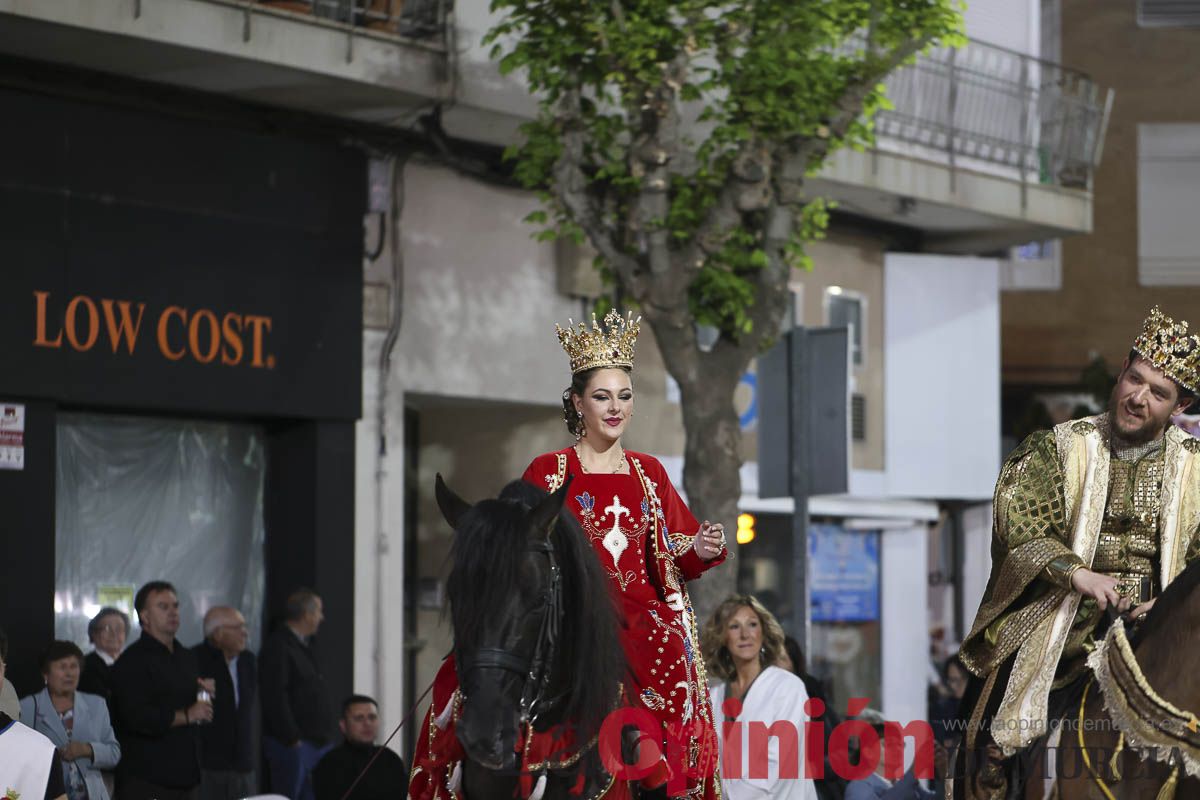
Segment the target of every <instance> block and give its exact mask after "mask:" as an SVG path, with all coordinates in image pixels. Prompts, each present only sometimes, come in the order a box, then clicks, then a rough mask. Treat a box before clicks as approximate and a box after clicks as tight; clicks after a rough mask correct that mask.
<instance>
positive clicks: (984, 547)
mask: <svg viewBox="0 0 1200 800" xmlns="http://www.w3.org/2000/svg"><path fill="white" fill-rule="evenodd" d="M962 522H963V561H962V616H963V625H964V626H966V630H964V631H963V636H966V635H967V632H968V631H970V629H971V625H972V623H974V621H975V612H976V611H978V610H979V601H980V600H982V599H983V590H984V589H985V588H986V587H987V582H988V575H989V574H990V573H991V570H992V504H991V503H980V504H979V505H977V506H971V507H970V508H967V509H964V510H963V515H962Z"/></svg>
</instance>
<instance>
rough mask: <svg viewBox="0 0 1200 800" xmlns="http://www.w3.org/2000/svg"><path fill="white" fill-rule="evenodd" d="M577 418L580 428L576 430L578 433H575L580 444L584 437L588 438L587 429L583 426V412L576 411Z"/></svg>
mask: <svg viewBox="0 0 1200 800" xmlns="http://www.w3.org/2000/svg"><path fill="white" fill-rule="evenodd" d="M575 416H577V417H579V428H578V429H577V430H576V433H575V441H577V442H578V441H579V440H580V439H582V438H583V437H584V436H587V428H586V427H584V425H583V412H582V411H576V412H575Z"/></svg>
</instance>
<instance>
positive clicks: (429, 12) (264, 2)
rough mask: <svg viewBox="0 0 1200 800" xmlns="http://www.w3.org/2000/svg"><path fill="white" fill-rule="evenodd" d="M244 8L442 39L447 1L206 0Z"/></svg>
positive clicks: (429, 39)
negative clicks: (234, 0)
mask: <svg viewBox="0 0 1200 800" xmlns="http://www.w3.org/2000/svg"><path fill="white" fill-rule="evenodd" d="M210 2H215V3H222V4H226V5H235V4H236V5H237V6H239V7H242V8H245V10H246V13H247V14H251V13H254V12H255V11H259V10H268V9H269V10H273V11H283V12H288V13H291V14H295V15H298V16H303V17H304V18H307V19H311V20H312V21H313V22H314V23H315V24H319V25H330V26H334V27H337V28H339V29H343V30H344V29H347V28H349V29H351V30H354V29H359V30H363V31H372V32H375V33H379V34H383V35H385V36H396V37H400V38H404V39H419V40H422V41H426V42H432V43H436V42H439V41H444V37H445V33H446V30H447V25H446V21H447V14H448V13H449V10H450V7H451V0H251V2H246V0H240V2H236V3H234V2H230V0H210Z"/></svg>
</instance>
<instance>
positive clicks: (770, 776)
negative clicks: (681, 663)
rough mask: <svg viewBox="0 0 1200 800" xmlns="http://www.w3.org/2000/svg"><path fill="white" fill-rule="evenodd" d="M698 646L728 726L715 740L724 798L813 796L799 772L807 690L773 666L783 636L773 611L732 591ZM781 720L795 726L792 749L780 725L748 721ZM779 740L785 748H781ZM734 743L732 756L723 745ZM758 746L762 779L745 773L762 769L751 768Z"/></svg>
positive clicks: (807, 799)
mask: <svg viewBox="0 0 1200 800" xmlns="http://www.w3.org/2000/svg"><path fill="white" fill-rule="evenodd" d="M702 643H703V651H704V660H705V663H707V664H708V671H709V674H710V676H712V678H713V680H712V682H711V683H710V691H711V696H712V706H713V713H714V714H716V715H717V718H718V719H719V720H724V722H725V723H727V724H726V725H725V726H723V727H722V733H721V735H720V736H719V737H718V738H719V741H720V745H721V776H722V777H721V786H722V789H723V790H724V794H725V797H726V798H727V799H728V800H758V798H762V797H764V796H767V797H771V798H773V799H775V800H817V790H816V787H815V786H814V784H813V781H812V779H811V778H810V777H809V776H807V775H806V774H805V771H804V753H805V750H804V724H805V723H806V722H808V715H807V714H806V713H805V711H804V704H805V702H806V701H807V700H808V692H806V691H805V689H804V682H803V681H801V680H800V679H799V678H798V677H796V676H795V675H794V674H792V673H791V672H788V671H787V670H785V669H781V668H780V667H778V666H776V664H777V663H778V662H779V659H780V654H781V653H783V652H784V644H783V643H784V633H783V628H781V627H780V625H779V622H778V620H776V619H775V615H774V614H772V613H771V612H770V611H768V610H767V609H766V607H765V606H763V604H762V603H760V602H759V601H758V599H757V598H755V597H753V596H751V595H734V596H733V597H730V598H729V599H727V600H726V601H725V602H723V603H721V605H720V606H719V607H718V608H717V610H716V612H715V613H714V614H713V616H712V618H711V619H709V621H708V623H707V624H706V625H705V626H704V634H703V637H702ZM726 701H730V702H729V703H728V704H726ZM780 721H787V722H790V723H791V724H792V726H794V729H795V732H796V738H795V748H796V749H795V750H794V751H793V750H792V742H791V741H788V740H789V739H790V735H789V734H786V733H785V732H784V731H783V730H779V731H778V732H779V734H783V736H782V738H781V736H780V735H771V736H767V737H763V736H762V735H761V734H757V735H756V734H755V731H754V730H752V729H751V728H750V725H749V724H748V723H751V722H761V723H763V724H764V725H765V726H766V728H767V729H768V730H769V729H770V728H771V726H772V725H774V724H775V723H776V722H780ZM728 723H737V724H728ZM754 728H755V729H757V728H758V726H754ZM726 737H728V739H727V738H726ZM764 740H765V741H764ZM781 742H782V744H784V745H786V747H782V748H781ZM735 745H736V746H737V747H739V748H740V757H738V756H733V757H731V756H730V754H729V753H728V752H727V747H728V746H735ZM763 747H765V748H766V761H767V772H766V776H765V777H750V776H751V774H754V775H759V774H760V773H759V772H758V770H756V769H754V765H755V763H756V762H759V763H761V761H762V753H761V751H760V750H759V748H763ZM785 760H786V762H785Z"/></svg>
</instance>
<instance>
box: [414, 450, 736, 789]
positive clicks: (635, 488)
mask: <svg viewBox="0 0 1200 800" xmlns="http://www.w3.org/2000/svg"><path fill="white" fill-rule="evenodd" d="M625 457H626V459H627V460H628V462H629V474H591V473H585V472H584V471H583V468H582V466H581V465H580V463H579V458H578V456H577V455H576V453H575V450H574V448H567V449H565V450H560V451H558V452H555V453H546V454H544V455H541V456H538V457H537V458H535V459H534V460H533V462H532V463H531V464H530V465H529V468H528V469H526V470H525V475H524V479H525V480H526V481H528V482H529V483H531V484H533V485H535V486H537V487H538V488H540V489H545V490H547V491H554V490H555V489H558V488H559V487H560V486H561V485H562V482H563V480H565V478H566V476H567V475H568V474H570V475H573V476H574V478H573V480H572V481H571V489H570V495H569V496H568V498H567V501H566V506H567V508H569V509H570V510H571V513H572V514H574V516H575V518H576V519H577V520H578V521H579V524H580V526H581V527H582V528H583V531H584V534H585V535H586V536H587V538H588V541H590V542H591V544H592V548H593V549H594V550H595V553H596V557H597V558H599V559H600V563H601V565H602V566H603V568H604V572H605V574H607V575H608V578H609V582H610V583H609V588H610V589H611V590H612V593H613V597H614V599H615V600H616V603H617V608H618V611H619V613H620V614H621V616H622V619H623V622H624V625H623V626H622V628H621V630H620V637H621V642H622V645H623V647H624V650H625V656H626V659H627V660H628V662H629V668H630V673H631V675H630V683H631V685H628V686H627V689H626V695H627V701H628V702H629V703H630V704H631V705H633V706H635V707H638V706H640V707H641V708H643V709H645V710H646V711H648V712H650V714H651V715H652V716H653V717H654V718H655V719H656V720H658V722H659V723H660V725H661V726H662V730H663V731H664V732H665V731H666V730H667V729H668V727H667V726H671V727H673V728H674V729H675V730H681V729H682V730H686V728H684V727H683V726H687V725H691V724H693V723H695V722H699V723H700V724H701V725H703V726H704V727H705V728H707V729H708V730H709V731H710V732H711V737H712V738H711V741H714V742H715V741H716V739H715V735H716V734H715V730H714V728H713V715H712V709H711V707H710V705H709V700H708V696H709V694H708V685H707V680H706V675H705V670H704V662H703V658H702V657H701V655H700V643H699V632H698V630H697V625H696V621H695V619H694V615H693V612H692V608H691V604H690V602H689V601H688V596H687V589H686V588H685V586H684V583H685V582H686V581H688V580H692V579H694V578H698V577H699V576H700V575H701V574H702V573H703V572H704V571H705V570H708V569H710V568H712V567H715V566H716V565H718V564H720V563H721V562H722V561H724V560H725V554H724V553H721V555H719V556H717V557H716V558H714V559H713V560H712V561H704V560H703V559H701V558H700V557H699V556H698V555H697V554H696V552H695V551H694V550H693V549H692V539H693V538H694V537H695V535H696V531H697V530H699V528H700V523H699V522H697V521H696V518H695V517H694V516H692V513H691V511H689V510H688V508H687V506H686V505H684V503H683V500H682V499H681V498H680V497H679V494H678V493H677V492H676V491H675V487H674V486H672V485H671V481H670V479H669V478H668V477H667V473H666V470H665V469H663V466H662V464H660V463H659V462H658V460H657V459H655V458H653V457H652V456H648V455H645V454H642V453H634V452H631V451H626V453H625ZM447 664H448V665H449V664H450V662H449V661H448V662H447ZM452 670H453V667H452V666H449V667H448V668H447V667H443V669H442V671H441V672H440V673H439V675H438V680H437V682H436V683H435V685H434V700H433V704H432V706H431V708H430V713H429V715H427V717H426V729H427V730H426V736H427V737H428V742H429V751H428V753H427V754H423V753H422V752H421V749H422V748H421V747H420V746H418V753H417V756H416V757H415V758H414V761H415V764H414V767H415V769H414V773H413V783H412V784H411V785H410V787H409V796H410V798H413V799H414V800H431V798H437V800H442V799H443V798H446V797H448V793H447V792H446V791H445V789H444V785H445V778H444V777H443V776H444V775H445V771H446V765H445V763H444V762H445V761H446V759H447V758H455V757H457V758H461V755H460V753H461V749H460V748H458V747H457V746H456V745H457V743H456V742H453V741H449V742H448V741H446V739H447V737H446V735H444V734H442V733H441V732H440V731H439V730H438V729H430V728H429V724H430V721H431V719H434V718H436V717H437V716H438V715H439V714H441V715H442V716H443V717H445V718H446V721H447V722H449V721H450V720H451V719H452V718H453V712H452V711H451V709H450V706H449V704H451V703H453V702H456V701H457V695H456V694H455V693H454V691H453V690H454V689H457V680H456V679H454V678H453V672H452ZM446 712H450V713H446ZM440 728H441V730H446V728H447V726H446V725H441V726H440ZM449 732H450V731H447V733H449ZM449 738H450V739H453V736H452V735H451V736H450V737H449ZM663 738H664V741H663V742H662V745H663V748H664V749H663V752H667V748H666V743H665V735H664V737H663ZM439 743H440V745H439ZM700 744H701V743H700V737H695V736H692V737H688V747H689V752H687V753H685V754H684V756H685V757H686V759H687V762H688V763H687V767H688V772H689V777H688V783H687V794H688V796H689V797H691V798H695V800H713V798H718V797H720V791H719V788H718V785H717V784H718V783H719V778H718V777H717V773H716V770H715V763H711V764H705V763H701V758H702V757H705V756H704V754H703V752H702V750H701V747H700ZM442 751H446V752H442ZM423 756H424V757H423ZM713 757H714V759H715V754H714V755H713ZM437 762H442V763H437ZM673 766H675V765H673ZM451 768H452V765H451ZM437 773H441V774H440V775H439V774H437ZM706 775H708V776H709V777H707V778H706V777H705V776H706ZM611 794H621V795H624V793H623V792H616V793H611Z"/></svg>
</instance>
